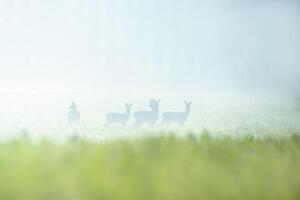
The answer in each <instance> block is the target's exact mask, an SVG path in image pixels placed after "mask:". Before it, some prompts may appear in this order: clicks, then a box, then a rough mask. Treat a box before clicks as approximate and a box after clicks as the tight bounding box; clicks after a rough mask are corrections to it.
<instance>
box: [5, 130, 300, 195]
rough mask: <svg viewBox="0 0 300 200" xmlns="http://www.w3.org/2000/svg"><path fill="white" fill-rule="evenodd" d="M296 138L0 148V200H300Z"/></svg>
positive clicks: (201, 138) (172, 138) (191, 137)
mask: <svg viewBox="0 0 300 200" xmlns="http://www.w3.org/2000/svg"><path fill="white" fill-rule="evenodd" d="M299 188H300V137H299V136H298V135H293V136H292V137H290V138H272V137H268V138H264V139H260V140H257V139H254V138H252V137H251V136H249V137H244V138H242V139H236V138H231V137H223V138H219V139H218V138H211V137H209V135H203V136H199V137H198V136H194V135H189V136H187V137H186V138H177V137H176V136H172V135H171V136H156V137H147V138H141V139H137V140H118V141H113V142H108V143H104V144H95V143H90V142H87V141H85V140H81V139H76V138H75V139H73V140H71V141H69V142H67V143H65V144H54V143H52V142H49V141H46V140H45V141H41V142H38V143H35V144H32V143H30V142H28V141H26V140H24V139H19V140H15V141H11V142H9V143H5V144H1V145H0V199H5V200H6V199H7V200H9V199H28V200H35V199H43V200H45V199H46V200H47V199H51V200H52V199H53V200H59V199H61V200H67V199H72V200H77V199H78V200H79V199H97V200H99V199H130V200H134V199H149V200H153V199H243V200H245V199H246V200H247V199H264V200H266V199H270V200H271V199H272V200H274V199H300V190H299Z"/></svg>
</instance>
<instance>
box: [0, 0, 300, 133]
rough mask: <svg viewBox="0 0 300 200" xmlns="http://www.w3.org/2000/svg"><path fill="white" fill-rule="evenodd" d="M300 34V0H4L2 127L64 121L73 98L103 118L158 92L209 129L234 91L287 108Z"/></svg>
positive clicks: (296, 78)
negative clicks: (188, 107) (186, 102)
mask: <svg viewBox="0 0 300 200" xmlns="http://www.w3.org/2000/svg"><path fill="white" fill-rule="evenodd" d="M299 36H300V3H299V1H297V0H213V1H211V0H186V1H181V0H152V1H146V0H126V1H125V0H98V1H97V0H51V1H50V0H45V1H41V0H0V69H1V70H0V93H1V102H0V109H1V110H0V111H1V116H0V118H1V119H2V122H3V123H2V127H3V126H5V124H9V123H12V124H15V125H16V124H18V128H22V127H23V128H24V127H31V126H32V124H30V123H29V124H28V123H25V122H24V120H23V119H24V118H26V120H29V119H31V120H32V121H35V122H41V121H43V120H44V121H43V122H44V123H47V122H48V121H49V120H50V119H56V121H63V120H65V113H66V111H67V107H68V105H69V104H70V102H71V101H76V102H78V104H79V109H80V108H81V110H84V114H85V115H83V116H85V120H86V121H91V120H92V121H93V120H94V121H95V123H98V124H100V121H101V123H102V122H103V116H104V115H105V113H106V112H109V110H118V111H122V112H123V111H124V102H125V101H130V102H132V103H133V107H135V110H138V109H147V106H148V102H147V101H148V98H154V97H155V98H156V97H157V98H161V99H162V103H163V105H162V106H163V107H164V109H167V108H169V109H177V110H183V109H184V104H183V101H184V100H193V101H194V104H193V106H192V110H193V108H194V109H195V110H197V113H198V115H200V114H201V117H200V118H199V116H198V118H197V117H195V118H193V119H191V120H192V121H193V122H194V124H202V125H199V127H203V126H206V125H205V123H204V122H203V121H205V120H209V119H210V120H211V122H209V123H211V124H213V123H215V120H220V121H222V120H221V119H220V118H218V116H219V117H220V115H222V116H223V117H224V115H223V114H224V112H223V109H224V107H226V105H227V109H228V108H229V107H230V106H229V107H228V104H226V103H225V104H222V106H221V107H218V106H217V105H221V103H222V102H231V104H234V103H233V102H234V101H232V99H230V98H228V95H229V96H234V98H237V99H238V100H237V99H236V101H238V102H239V103H245V100H249V98H248V96H247V95H250V96H251V97H253V98H252V99H255V101H257V99H261V98H262V97H264V99H265V101H266V102H269V103H270V102H271V103H270V104H268V106H270V105H272V106H274V101H275V102H277V103H278V102H279V101H278V99H282V101H280V103H278V104H276V103H275V104H276V105H277V106H278V105H281V106H278V107H279V109H280V110H281V111H282V109H283V107H284V109H283V110H284V113H285V114H287V113H290V111H294V110H295V107H294V106H296V105H294V103H295V102H294V101H293V99H292V98H293V97H294V96H297V95H299V94H300V87H299V85H300V84H299V83H300V66H299V64H300V55H299V53H300V45H299V44H300V37H299ZM270 95H271V96H272V98H271V97H270ZM216 99H218V100H219V102H215V101H216ZM270 99H271V100H270ZM274 99H275V100H274ZM205 102H206V104H205ZM208 102H209V103H210V105H211V109H208V108H210V107H209V106H207V105H208V104H207V103H208ZM260 102H262V101H260ZM287 102H288V103H287ZM205 105H206V106H205ZM247 105H248V106H249V105H250V104H247ZM251 105H256V106H254V107H255V108H256V109H258V107H260V108H262V109H263V110H264V113H265V114H267V116H269V115H271V112H267V113H266V107H261V105H262V104H260V103H258V104H251ZM268 106H267V107H268ZM282 106H283V107H282ZM252 107H253V106H252ZM278 107H276V108H278ZM287 107H289V108H288V109H287V110H285V109H286V108H287ZM205 109H206V111H204V110H205ZM241 110H242V111H243V112H244V113H245V112H246V113H248V114H253V112H252V111H253V110H247V109H245V108H240V111H241ZM231 111H233V110H231ZM235 111H236V110H235ZM281 111H280V112H281ZM216 112H218V113H219V115H215V113H216ZM282 112H283V111H282ZM91 113H93V114H91ZM194 113H195V112H194ZM220 113H223V114H220ZM52 115H53V116H52ZM194 115H195V114H194ZM208 115H210V117H211V118H208ZM45 116H47V117H45ZM51 116H52V117H51ZM279 116H280V117H282V115H279ZM284 116H285V115H284ZM247 117H249V116H248V115H247ZM247 117H246V118H247ZM225 118H226V117H225ZM236 118H237V119H240V118H241V117H240V116H237V117H236ZM265 118H268V119H269V117H266V116H265ZM33 119H35V120H33ZM197 119H199V120H197ZM212 119H215V120H212ZM222 119H223V118H222ZM281 119H282V118H281ZM296 119H297V120H298V119H299V116H296V117H295V118H293V120H294V121H297V120H296ZM293 120H286V121H293ZM246 121H247V120H246ZM257 121H260V118H258V119H257ZM206 122H207V121H206ZM280 122H282V120H281V121H280ZM207 123H208V122H207ZM220 123H221V122H220ZM295 123H296V122H295ZM295 123H294V124H293V125H292V127H295V126H296V125H295ZM278 124H280V123H278ZM290 127H291V126H289V128H290ZM297 127H298V125H297ZM220 131H221V129H220Z"/></svg>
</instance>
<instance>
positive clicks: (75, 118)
mask: <svg viewBox="0 0 300 200" xmlns="http://www.w3.org/2000/svg"><path fill="white" fill-rule="evenodd" d="M79 121H80V113H79V112H78V110H77V107H76V104H75V103H74V102H72V104H71V106H70V107H69V112H68V122H69V124H71V125H76V124H78V123H79Z"/></svg>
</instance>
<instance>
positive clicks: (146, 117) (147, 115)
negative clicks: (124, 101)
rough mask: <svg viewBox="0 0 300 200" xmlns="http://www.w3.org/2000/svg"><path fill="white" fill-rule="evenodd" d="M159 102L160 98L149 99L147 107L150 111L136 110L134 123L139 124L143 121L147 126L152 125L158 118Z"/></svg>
mask: <svg viewBox="0 0 300 200" xmlns="http://www.w3.org/2000/svg"><path fill="white" fill-rule="evenodd" d="M159 102H160V99H158V100H155V99H150V100H149V107H150V111H138V112H136V113H135V114H134V117H135V121H136V125H138V126H140V125H142V124H143V123H146V124H148V125H149V126H154V125H155V123H156V122H157V121H158V118H159Z"/></svg>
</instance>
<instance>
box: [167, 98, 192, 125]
mask: <svg viewBox="0 0 300 200" xmlns="http://www.w3.org/2000/svg"><path fill="white" fill-rule="evenodd" d="M184 103H185V111H184V112H166V113H163V114H162V120H163V121H162V124H167V125H169V124H170V123H171V122H174V123H179V124H180V125H181V126H182V125H183V124H184V123H185V122H186V121H187V119H188V116H189V114H190V109H191V104H192V102H186V101H185V102H184Z"/></svg>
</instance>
